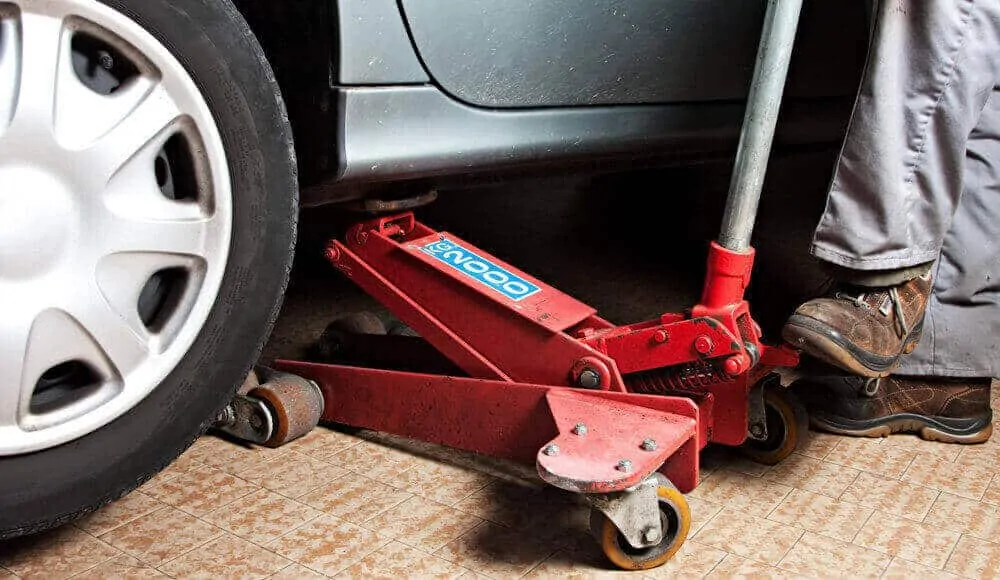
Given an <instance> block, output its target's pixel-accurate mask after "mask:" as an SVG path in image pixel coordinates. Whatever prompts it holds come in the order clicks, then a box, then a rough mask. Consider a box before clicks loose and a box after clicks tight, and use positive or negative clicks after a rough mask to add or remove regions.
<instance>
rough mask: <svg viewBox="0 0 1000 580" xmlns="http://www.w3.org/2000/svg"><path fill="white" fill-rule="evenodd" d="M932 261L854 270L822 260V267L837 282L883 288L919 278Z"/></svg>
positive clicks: (931, 264)
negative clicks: (886, 268)
mask: <svg viewBox="0 0 1000 580" xmlns="http://www.w3.org/2000/svg"><path fill="white" fill-rule="evenodd" d="M933 265H934V262H927V263H924V264H917V265H916V266H908V267H906V268H895V269H892V270H855V269H853V268H845V267H843V266H838V265H836V264H831V263H830V262H823V268H824V269H825V270H826V271H827V273H828V274H829V275H830V277H831V278H833V279H834V280H837V281H838V282H843V283H845V284H850V285H852V286H862V287H864V288H884V287H886V286H898V285H900V284H902V283H904V282H908V281H910V280H912V279H914V278H919V277H920V276H923V275H925V274H927V273H928V272H930V271H931V267H932V266H933Z"/></svg>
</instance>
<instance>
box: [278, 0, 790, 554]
mask: <svg viewBox="0 0 1000 580" xmlns="http://www.w3.org/2000/svg"><path fill="white" fill-rule="evenodd" d="M800 9H801V0H771V1H770V2H769V3H768V8H767V13H766V17H765V23H764V30H763V34H762V38H761V43H760V47H759V52H758V57H757V64H756V70H755V72H754V77H753V85H752V87H751V91H750V97H749V103H748V109H747V114H746V117H745V120H744V126H743V131H742V135H741V139H740V145H739V149H738V153H737V161H736V167H735V171H734V174H733V178H732V184H731V188H730V194H729V200H728V204H727V207H726V213H725V219H724V225H723V228H722V234H721V236H720V238H719V240H718V241H717V242H714V243H712V245H711V249H710V252H709V259H708V271H707V275H706V280H705V285H704V292H703V294H702V298H701V301H700V303H699V304H698V305H696V306H694V307H693V308H691V309H690V310H689V311H687V312H684V313H681V314H664V315H662V316H660V317H659V318H657V319H655V320H651V321H647V322H641V323H638V324H630V325H627V326H615V325H613V324H611V323H609V322H608V321H606V320H604V319H602V318H600V317H599V316H597V314H596V311H595V309H593V308H591V307H589V306H587V305H586V304H583V303H581V302H579V301H577V300H575V299H573V298H571V297H570V296H567V295H566V294H563V293H562V292H560V291H558V290H556V289H555V288H552V287H551V286H548V285H546V284H545V283H543V282H541V281H540V280H537V279H535V278H533V277H532V276H530V275H528V274H525V273H523V272H521V271H519V270H517V269H516V268H514V267H512V266H510V265H508V264H506V263H504V262H503V261H501V260H499V259H497V258H495V257H493V256H491V255H490V254H488V253H486V252H485V251H483V250H480V249H478V248H475V247H473V246H472V245H470V244H469V243H467V242H465V241H463V240H461V239H459V238H458V237H456V236H454V235H452V234H449V233H446V232H437V231H433V230H431V229H429V228H428V227H426V226H424V225H422V224H421V223H419V222H418V221H416V219H415V218H414V215H413V214H412V213H403V214H399V215H393V216H384V217H379V218H377V219H372V220H370V221H366V222H364V223H360V224H358V225H356V226H354V227H353V228H351V229H350V230H349V231H348V233H347V235H346V237H345V238H344V239H343V240H336V241H332V242H331V243H330V244H329V247H328V249H327V257H328V258H329V260H330V262H332V263H333V265H334V266H336V267H337V268H338V269H339V270H340V271H341V272H343V273H344V274H345V275H346V276H347V277H348V278H350V279H351V280H353V281H354V282H355V283H357V284H358V285H359V286H360V287H361V288H363V289H364V290H365V291H367V292H368V293H369V294H371V295H372V296H373V297H375V298H376V299H378V300H379V301H380V302H381V303H382V304H383V305H384V306H386V307H387V308H388V309H389V310H391V311H392V312H393V314H395V316H397V317H398V318H399V319H400V320H401V321H403V322H404V323H405V324H406V325H407V326H408V327H409V328H411V329H413V330H414V331H415V332H416V334H417V335H419V336H418V337H414V336H374V335H373V334H368V335H360V336H357V337H356V338H355V339H352V340H354V342H353V343H352V345H353V346H352V347H351V348H353V349H355V350H356V351H358V352H360V351H366V352H367V353H368V354H369V355H372V356H369V357H367V360H369V361H371V360H372V359H378V360H381V361H382V362H384V363H385V364H383V365H381V366H382V367H383V368H369V367H365V366H358V365H347V364H321V363H316V362H302V361H280V362H279V363H278V364H277V365H276V366H277V368H278V369H280V370H281V371H285V372H288V373H293V374H294V375H299V376H302V377H305V378H307V379H311V380H312V381H314V382H315V383H317V384H318V385H319V386H320V388H321V390H322V394H323V398H324V400H325V405H324V408H323V413H322V417H323V419H324V420H328V421H332V422H336V423H342V424H346V425H351V426H357V427H365V428H369V429H374V430H378V431H383V432H388V433H394V434H398V435H402V436H405V437H410V438H414V439H419V440H424V441H429V442H434V443H439V444H443V445H448V446H452V447H456V448H460V449H466V450H470V451H474V452H477V453H482V454H486V455H490V456H496V457H502V458H508V459H512V460H516V461H522V462H534V463H535V464H536V466H537V469H538V473H539V475H540V476H541V478H542V479H543V480H544V481H546V482H548V483H549V484H551V485H554V486H556V487H559V488H562V489H565V490H569V491H573V492H578V493H581V494H585V496H586V498H587V499H588V500H589V503H590V504H591V506H592V507H593V514H592V518H591V527H592V529H593V531H594V533H595V535H596V536H597V538H598V541H599V542H600V545H601V548H602V549H603V551H604V552H605V554H606V555H607V556H608V558H609V559H610V560H611V561H612V562H613V563H614V564H616V565H618V566H620V567H622V568H626V569H646V568H652V567H655V566H658V565H660V564H663V563H664V562H666V561H667V560H668V559H669V558H670V557H671V556H673V554H674V553H676V551H677V550H678V549H679V548H680V546H681V544H682V543H683V542H684V540H685V538H686V536H687V533H688V529H689V526H690V521H691V516H690V512H689V510H688V507H687V504H686V501H685V499H684V496H683V495H682V492H688V491H690V490H692V489H693V488H694V487H695V486H696V485H697V484H698V476H699V463H698V462H699V452H700V450H701V449H702V448H704V447H705V446H706V445H707V444H708V443H710V442H714V443H720V444H724V445H731V446H741V447H742V448H743V449H745V450H746V451H747V453H749V454H750V455H751V457H753V458H756V459H757V460H759V461H762V462H768V463H774V462H777V461H780V460H781V459H783V458H784V457H786V456H787V455H788V454H789V453H790V452H791V451H792V450H793V449H794V447H795V445H796V442H797V440H798V438H799V437H800V436H802V435H803V434H804V430H805V426H804V412H803V411H802V409H801V406H799V405H798V404H797V403H796V402H795V401H794V399H793V398H792V397H791V395H790V393H788V392H787V391H786V390H785V389H784V388H782V387H781V385H780V384H778V383H779V381H778V380H776V379H775V377H776V376H777V375H776V371H779V370H781V369H790V368H792V367H795V366H796V365H797V364H798V354H797V353H796V352H795V351H794V350H792V349H791V348H789V347H787V346H769V345H767V344H765V343H763V342H762V341H761V331H760V329H759V327H758V325H757V324H756V323H755V322H754V320H753V318H752V317H751V314H750V307H749V305H748V304H747V302H746V301H745V299H744V290H745V289H746V287H747V285H748V284H749V282H750V273H751V269H752V265H753V259H754V252H753V249H752V248H750V245H749V240H750V235H751V231H752V229H753V224H754V219H755V215H756V212H757V205H758V201H759V198H760V192H761V187H762V182H763V178H764V173H765V169H766V164H767V159H768V155H769V152H770V148H771V142H772V140H773V135H774V129H775V125H776V120H777V114H778V109H779V105H780V101H781V96H782V92H783V87H784V82H785V76H786V73H787V69H788V63H789V59H790V55H791V50H792V44H793V39H794V36H795V31H796V27H797V24H798V18H799V12H800ZM336 324H337V323H335V325H334V326H335V327H336ZM365 326H366V322H365V321H364V320H363V317H362V319H360V320H359V319H358V318H355V319H353V320H348V321H342V322H341V323H340V327H339V328H340V330H341V331H347V330H354V331H358V330H362V331H364V330H365ZM369 326H370V324H369ZM334 330H336V328H334ZM369 332H370V333H377V332H378V329H375V330H371V329H369ZM431 347H432V348H431ZM421 353H423V354H424V355H426V356H417V355H420V354H421ZM441 355H443V356H441ZM421 365H423V368H422V366H421ZM401 369H405V370H401ZM415 370H416V371H418V372H414V371H415Z"/></svg>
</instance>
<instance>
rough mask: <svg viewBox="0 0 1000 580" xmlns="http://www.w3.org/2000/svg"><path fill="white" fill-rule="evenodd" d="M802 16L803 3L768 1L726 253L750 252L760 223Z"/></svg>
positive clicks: (727, 218) (724, 235)
mask: <svg viewBox="0 0 1000 580" xmlns="http://www.w3.org/2000/svg"><path fill="white" fill-rule="evenodd" d="M801 11H802V0H768V3H767V13H766V14H765V16H764V28H763V31H762V33H761V37H760V46H759V47H758V48H757V63H756V65H755V67H754V73H753V81H752V83H751V85H750V95H749V97H748V99H747V110H746V115H745V116H744V118H743V129H742V131H741V132H740V143H739V147H738V148H737V151H736V165H735V167H734V168H733V177H732V181H731V182H730V184H729V198H728V200H727V201H726V211H725V214H724V216H723V220H722V231H721V233H720V234H719V245H721V246H722V247H723V248H725V249H727V250H731V251H734V252H746V251H747V250H748V249H749V248H750V236H751V234H752V233H753V226H754V222H755V221H756V219H757V205H758V204H759V203H760V192H761V189H762V188H763V186H764V174H765V172H766V170H767V160H768V157H769V156H770V154H771V143H772V141H773V140H774V129H775V126H776V125H777V122H778V111H779V109H780V108H781V98H782V95H783V93H784V90H785V78H786V76H787V75H788V63H789V62H790V61H791V58H792V46H793V44H794V43H795V32H796V29H797V28H798V25H799V14H800V13H801Z"/></svg>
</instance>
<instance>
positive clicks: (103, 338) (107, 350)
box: [66, 287, 150, 380]
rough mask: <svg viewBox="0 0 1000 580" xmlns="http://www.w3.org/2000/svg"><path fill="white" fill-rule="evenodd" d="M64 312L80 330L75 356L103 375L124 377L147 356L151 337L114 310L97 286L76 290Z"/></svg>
mask: <svg viewBox="0 0 1000 580" xmlns="http://www.w3.org/2000/svg"><path fill="white" fill-rule="evenodd" d="M66 312H67V314H68V317H71V320H73V321H74V323H75V324H76V325H77V326H78V328H79V329H80V333H79V334H78V335H77V337H78V338H77V341H78V342H79V343H80V349H79V351H80V352H79V354H78V358H79V359H80V360H83V361H85V362H87V363H88V364H90V365H91V366H93V367H94V368H95V369H96V370H97V371H98V372H99V373H100V374H102V375H104V376H105V377H106V378H112V377H118V378H120V379H122V380H124V378H125V377H126V376H127V375H128V374H129V373H130V372H131V371H132V370H134V369H135V368H136V367H138V366H139V365H140V364H141V363H142V362H143V360H145V359H146V357H147V356H149V340H150V339H149V335H148V333H147V332H146V331H145V328H143V327H141V326H137V325H135V324H133V323H131V320H129V318H130V317H128V316H126V315H125V314H123V313H120V312H117V311H116V309H115V308H114V307H113V306H112V305H111V304H109V302H108V301H107V300H106V299H105V298H104V297H103V296H102V293H101V291H100V290H98V289H97V288H96V287H89V288H87V289H86V290H84V291H81V292H78V293H75V294H74V295H73V297H72V298H71V299H70V302H69V303H68V304H67V306H66ZM84 337H85V338H84ZM84 346H86V347H87V348H84Z"/></svg>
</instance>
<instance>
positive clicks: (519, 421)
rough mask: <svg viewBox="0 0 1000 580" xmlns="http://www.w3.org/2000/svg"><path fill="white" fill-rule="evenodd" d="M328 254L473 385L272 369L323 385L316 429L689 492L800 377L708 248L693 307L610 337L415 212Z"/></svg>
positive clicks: (728, 257) (792, 356) (747, 259)
mask: <svg viewBox="0 0 1000 580" xmlns="http://www.w3.org/2000/svg"><path fill="white" fill-rule="evenodd" d="M327 256H328V258H329V259H330V261H331V262H332V263H333V264H334V265H335V266H336V267H337V268H338V269H340V271H341V272H343V273H344V274H345V275H346V276H348V277H349V278H350V279H351V280H353V281H355V282H356V283H357V284H358V285H359V286H361V287H362V288H363V289H365V290H366V291H367V292H368V293H369V294H371V295H372V296H374V297H375V298H376V299H378V300H379V301H380V302H381V303H382V304H383V305H385V306H386V307H388V308H389V309H390V310H391V311H392V312H393V313H394V314H395V315H396V316H397V317H399V318H400V319H401V320H402V321H403V322H405V323H406V324H407V325H409V326H410V327H412V328H413V329H414V330H416V331H417V332H418V333H419V334H420V335H421V337H423V338H424V339H425V340H426V341H427V342H429V343H430V344H431V345H432V346H433V347H434V348H435V349H437V350H438V351H439V352H440V353H441V354H443V355H444V356H445V357H447V358H448V359H449V360H450V361H452V362H453V363H454V364H455V365H456V366H457V367H459V368H460V369H462V370H463V371H464V372H465V373H467V374H468V375H469V377H458V376H442V375H432V374H417V373H412V372H402V371H386V370H374V369H368V368H359V367H350V366H337V365H326V364H315V363H307V362H296V361H280V362H279V363H278V365H277V366H278V368H281V369H282V370H286V371H289V372H293V373H296V374H299V375H302V376H305V377H308V378H311V379H313V380H315V381H317V382H318V383H319V384H320V385H321V387H322V388H323V391H324V394H325V396H326V409H325V411H324V415H323V417H324V419H326V420H328V421H334V422H338V423H344V424H347V425H353V426H358V427H366V428H370V429H375V430H379V431H385V432H389V433H395V434H398V435H402V436H406V437H411V438H415V439H420V440H424V441H429V442H433V443H439V444H443V445H449V446H452V447H457V448H460V449H466V450H469V451H474V452H477V453H483V454H487V455H491V456H496V457H503V458H507V459H512V460H515V461H521V462H535V464H536V466H537V467H538V469H539V473H540V474H541V475H542V477H543V478H545V479H547V480H548V481H550V482H551V483H553V484H555V485H559V486H561V487H566V488H568V489H575V490H577V491H585V492H588V493H601V492H609V491H614V490H619V489H624V488H626V487H629V486H631V485H634V484H635V483H638V481H640V480H641V479H642V478H643V477H645V476H647V475H648V474H649V473H650V472H651V471H653V470H654V469H656V468H657V467H659V469H660V471H662V472H663V473H664V474H665V475H667V477H669V478H670V479H671V481H673V482H674V484H675V485H677V487H678V488H679V489H680V490H681V491H684V492H686V491H690V490H691V489H693V488H694V487H695V486H696V485H697V483H698V472H699V452H700V450H701V449H702V448H703V447H704V446H705V445H707V444H708V443H710V442H718V443H723V444H727V445H739V444H741V443H743V442H744V441H745V439H746V434H747V427H748V425H747V423H748V404H747V395H748V392H749V390H750V389H751V388H752V387H753V386H754V385H755V384H757V383H758V382H759V381H760V380H762V379H763V378H764V377H765V376H767V375H768V374H769V373H771V372H773V370H774V369H775V368H777V367H784V366H795V365H796V364H798V355H797V353H796V352H795V351H794V350H792V349H790V348H788V347H784V346H782V347H769V346H768V345H765V344H763V343H762V342H761V333H760V329H759V327H758V326H757V324H756V322H754V320H753V318H752V317H751V315H750V307H749V305H748V304H747V302H746V301H745V300H744V292H745V290H746V288H747V286H748V284H749V282H750V273H751V271H752V268H753V259H754V254H753V251H752V250H750V251H748V252H746V253H738V252H732V251H729V250H726V249H724V248H722V247H721V246H719V245H718V244H712V246H711V248H710V251H709V259H708V264H707V274H706V278H705V287H704V291H703V294H702V299H701V303H700V304H698V305H696V306H695V307H694V308H692V309H691V311H690V312H689V313H686V314H664V315H662V316H661V317H659V318H658V319H656V320H652V321H648V322H642V323H638V324H632V325H628V326H622V327H616V326H614V325H613V324H611V323H609V322H608V321H606V320H604V319H602V318H600V317H598V316H597V315H596V313H595V310H594V309H593V308H591V307H589V306H587V305H585V304H583V303H581V302H579V301H577V300H575V299H573V298H571V297H569V296H567V295H565V294H563V293H561V292H559V291H558V290H556V289H555V288H552V287H551V286H548V285H546V284H544V283H543V282H541V281H539V280H537V279H535V278H533V277H531V276H529V275H528V274H525V273H523V272H520V271H519V270H517V269H516V268H513V267H512V266H510V265H508V264H506V263H504V262H503V261H501V260H499V259H498V258H496V257H494V256H491V255H489V254H487V253H486V252H483V251H482V250H480V249H478V248H475V247H473V246H472V245H470V244H468V243H467V242H464V241H462V240H461V239H459V238H457V237H455V236H453V235H451V234H448V233H439V232H435V231H433V230H431V229H429V228H427V227H426V226H423V225H422V224H420V223H417V222H416V220H415V219H414V218H413V215H412V214H402V215H399V216H393V217H388V218H379V219H376V220H371V221H368V222H365V223H362V224H359V225H357V226H355V227H354V228H352V229H351V230H350V231H349V232H348V234H347V236H346V238H345V240H344V242H336V241H335V242H332V243H331V245H330V246H329V248H328V252H327ZM580 386H587V387H589V388H591V389H593V390H583V389H579V388H572V387H580ZM577 423H584V424H586V425H587V429H588V433H587V435H586V436H583V437H581V436H579V435H578V434H575V433H573V431H572V429H573V427H574V426H575V425H576V424H577ZM645 438H650V439H654V440H656V443H657V446H656V450H654V451H642V450H641V448H639V447H638V445H640V444H641V442H642V440H643V439H645ZM549 443H553V444H555V445H557V446H558V447H559V448H560V452H559V453H557V454H553V455H546V454H545V453H543V452H542V449H544V447H545V446H546V445H548V444H549ZM621 459H628V460H629V461H631V462H632V469H631V470H628V471H623V470H620V469H616V467H615V466H616V465H617V462H618V461H619V460H621Z"/></svg>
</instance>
